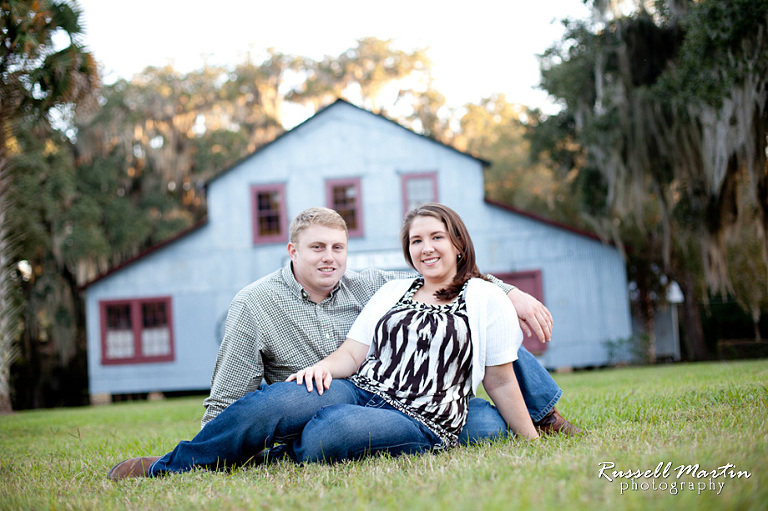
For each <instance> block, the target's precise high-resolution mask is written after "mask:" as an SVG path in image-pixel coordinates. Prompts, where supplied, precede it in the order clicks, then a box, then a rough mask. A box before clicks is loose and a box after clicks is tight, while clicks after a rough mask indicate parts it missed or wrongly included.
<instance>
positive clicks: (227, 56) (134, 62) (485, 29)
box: [79, 0, 589, 111]
mask: <svg viewBox="0 0 768 511" xmlns="http://www.w3.org/2000/svg"><path fill="white" fill-rule="evenodd" d="M79 4H80V7H81V8H82V10H83V17H84V21H85V23H84V25H85V37H84V38H83V40H82V41H83V42H84V43H85V45H86V46H87V47H88V48H89V49H90V50H91V51H92V52H93V53H94V55H95V57H96V59H97V60H98V61H99V62H100V64H101V65H102V66H103V72H104V78H105V82H106V83H110V82H112V81H114V80H115V78H116V77H117V76H120V77H125V78H130V77H131V76H132V75H134V74H135V73H138V72H140V71H141V70H142V69H143V68H145V67H146V66H149V65H153V66H164V65H166V64H171V65H173V66H174V67H175V68H176V69H178V70H180V71H190V70H193V69H197V68H199V67H201V66H202V64H203V63H204V62H207V63H208V64H211V65H228V64H229V65H234V64H237V63H238V62H242V61H243V60H244V59H245V57H246V56H247V55H249V54H250V55H251V56H252V58H253V60H254V61H255V62H259V61H260V60H261V57H262V56H264V55H266V50H267V49H268V48H274V49H275V50H276V51H279V52H282V53H286V54H292V55H299V56H304V57H310V58H313V59H315V60H319V59H322V58H323V57H324V56H326V55H330V56H337V55H339V54H340V53H341V52H343V51H344V50H346V49H348V48H351V47H354V46H355V45H356V40H357V39H360V38H363V37H377V38H379V39H392V43H393V46H394V47H395V48H397V49H400V50H405V51H412V50H413V49H416V48H427V55H428V57H429V58H430V59H431V61H432V72H433V77H434V84H433V85H434V88H435V89H437V90H438V91H439V92H441V93H442V94H443V95H444V96H445V97H446V102H447V104H448V106H449V107H453V108H457V107H460V106H463V105H465V104H466V103H470V102H472V103H477V102H478V101H480V100H481V99H482V98H484V97H488V96H490V95H491V94H494V93H500V92H501V93H504V94H506V96H507V100H508V101H510V102H513V103H520V104H524V105H528V106H538V107H540V108H543V109H544V110H545V111H546V110H550V111H551V110H552V109H553V108H554V106H553V104H552V102H551V100H550V99H549V98H548V97H547V95H546V93H544V92H543V91H541V90H537V89H536V85H537V84H538V82H539V78H540V74H539V62H538V60H537V58H536V55H537V54H540V53H542V52H543V51H544V50H546V49H547V48H548V47H549V46H551V45H552V43H554V42H555V41H557V40H559V39H560V37H561V35H562V32H563V28H562V24H561V23H560V20H561V19H563V18H569V17H570V18H581V19H583V18H586V17H587V16H588V14H589V11H588V9H587V7H585V6H584V4H583V1H582V0H538V1H534V2H528V1H521V0H470V1H467V0H464V1H461V2H459V1H454V0H442V1H434V0H386V1H384V2H370V1H366V0H270V1H268V2H265V1H262V0H250V1H248V0H131V1H129V2H126V1H120V0H79Z"/></svg>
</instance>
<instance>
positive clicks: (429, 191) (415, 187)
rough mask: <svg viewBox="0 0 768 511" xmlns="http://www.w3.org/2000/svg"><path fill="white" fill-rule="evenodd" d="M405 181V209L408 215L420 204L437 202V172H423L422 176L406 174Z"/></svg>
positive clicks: (403, 178)
mask: <svg viewBox="0 0 768 511" xmlns="http://www.w3.org/2000/svg"><path fill="white" fill-rule="evenodd" d="M402 180H403V207H404V208H405V211H404V212H403V214H405V213H408V212H409V211H410V210H412V209H413V208H415V207H416V206H418V205H419V204H425V203H427V202H437V201H438V200H437V172H423V173H420V174H404V175H403V177H402Z"/></svg>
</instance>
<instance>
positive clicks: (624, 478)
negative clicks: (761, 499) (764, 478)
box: [597, 461, 752, 495]
mask: <svg viewBox="0 0 768 511" xmlns="http://www.w3.org/2000/svg"><path fill="white" fill-rule="evenodd" d="M598 467H599V470H598V472H597V478H598V479H606V480H608V481H609V482H611V483H613V482H614V481H616V480H618V483H619V491H620V493H621V495H624V492H625V491H648V490H651V491H668V492H669V493H670V494H672V495H677V493H678V492H682V491H687V492H691V491H695V492H696V493H698V494H701V493H702V492H717V495H720V492H721V491H723V488H724V487H725V480H727V479H741V478H742V477H743V478H744V479H749V477H750V476H751V475H752V474H750V473H749V472H747V471H746V470H739V471H737V470H736V465H733V464H732V463H727V464H725V465H722V466H719V467H717V468H715V469H713V470H704V469H702V468H701V467H700V466H699V464H698V463H696V464H694V465H679V466H677V467H675V468H672V462H671V461H668V462H667V463H666V465H665V464H664V462H663V461H662V462H660V463H659V464H658V465H656V468H653V469H649V470H642V469H630V470H613V469H614V468H615V467H616V464H615V463H614V462H612V461H601V462H600V463H598ZM670 476H671V477H672V478H673V480H672V481H671V482H668V481H666V480H667V479H668V478H669V477H670ZM683 476H688V477H686V480H685V481H680V480H679V479H680V478H681V477H683ZM658 479H662V481H661V482H659V481H658Z"/></svg>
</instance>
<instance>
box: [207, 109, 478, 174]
mask: <svg viewBox="0 0 768 511" xmlns="http://www.w3.org/2000/svg"><path fill="white" fill-rule="evenodd" d="M337 105H347V106H350V107H352V108H354V109H356V110H359V111H360V112H364V113H365V114H367V115H373V116H375V117H378V118H380V119H384V120H385V121H387V122H390V123H392V124H394V125H395V126H397V127H398V128H400V129H403V130H405V131H407V132H408V133H411V134H412V135H414V136H417V137H421V138H423V139H424V140H426V141H428V142H430V143H433V144H437V145H439V146H441V147H444V148H446V149H449V150H451V151H454V152H456V153H459V154H461V155H462V156H467V157H469V158H472V159H473V160H475V161H477V162H480V164H481V165H482V166H483V168H484V169H485V168H486V167H489V166H490V165H491V162H489V161H488V160H484V159H482V158H478V157H477V156H474V155H472V154H469V153H467V152H464V151H460V150H458V149H456V148H455V147H453V146H450V145H448V144H444V143H442V142H440V141H438V140H435V139H434V138H432V137H428V136H426V135H422V134H421V133H416V132H415V131H413V130H412V129H410V128H407V127H405V126H403V125H402V124H400V123H399V122H397V121H395V120H392V119H390V118H389V117H387V116H385V115H383V114H377V113H374V112H371V111H370V110H366V109H365V108H361V107H359V106H357V105H354V104H352V103H350V102H349V101H346V100H344V99H341V98H338V99H336V101H334V102H333V103H331V104H330V105H328V106H325V107H323V108H321V109H320V110H318V111H317V112H315V114H314V115H312V116H311V117H309V118H308V119H306V120H305V121H303V122H301V123H299V124H297V125H296V126H294V127H293V128H291V129H290V130H288V131H285V132H283V133H281V134H280V135H278V136H277V137H275V138H274V139H272V140H270V141H269V142H267V143H266V144H264V145H262V146H260V147H259V148H258V149H256V150H255V151H253V152H252V153H250V154H248V155H246V156H244V157H243V158H241V159H239V160H237V161H236V162H235V163H233V164H232V165H230V166H229V167H227V168H225V169H223V170H222V171H220V172H219V173H217V174H216V175H215V176H213V177H211V178H210V179H208V181H206V182H205V186H206V187H208V186H209V185H210V184H211V183H212V182H214V181H216V180H217V179H219V178H220V177H221V176H223V175H225V174H227V173H228V172H229V171H230V170H232V169H234V168H235V167H237V166H238V165H240V164H241V163H243V162H244V161H246V160H249V159H250V158H253V157H254V156H256V155H257V154H259V153H260V152H262V151H263V150H265V149H267V148H268V147H270V146H271V145H273V144H275V143H276V142H278V141H279V140H282V139H283V138H285V137H288V136H290V135H291V134H293V133H295V132H296V131H298V130H300V129H301V128H303V127H304V126H306V125H308V124H311V123H312V122H314V121H315V120H317V119H318V118H320V117H322V116H323V115H324V114H325V113H326V112H328V111H330V110H331V109H333V108H336V107H337Z"/></svg>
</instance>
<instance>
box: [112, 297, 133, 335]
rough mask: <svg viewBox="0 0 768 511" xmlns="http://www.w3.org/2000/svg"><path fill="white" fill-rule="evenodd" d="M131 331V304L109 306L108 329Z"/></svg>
mask: <svg viewBox="0 0 768 511" xmlns="http://www.w3.org/2000/svg"><path fill="white" fill-rule="evenodd" d="M126 328H127V329H129V330H130V329H131V306H130V305H129V304H127V303H126V304H122V305H108V306H107V329H109V330H123V329H126Z"/></svg>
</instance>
